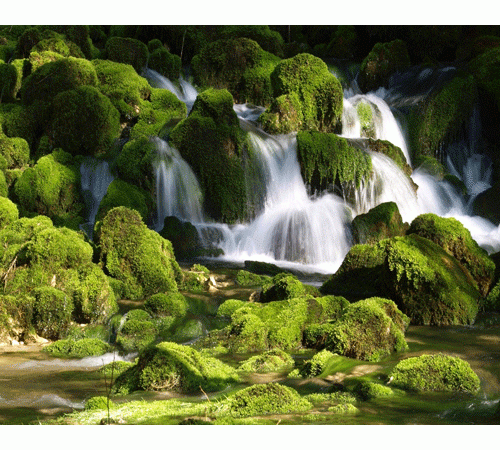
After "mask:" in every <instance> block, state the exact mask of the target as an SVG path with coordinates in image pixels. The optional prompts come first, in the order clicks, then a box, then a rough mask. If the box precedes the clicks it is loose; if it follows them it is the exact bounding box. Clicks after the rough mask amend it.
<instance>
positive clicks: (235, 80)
mask: <svg viewBox="0 0 500 450" xmlns="http://www.w3.org/2000/svg"><path fill="white" fill-rule="evenodd" d="M278 61H279V58H278V57H276V56H274V55H272V54H270V53H268V52H266V51H264V50H262V48H261V47H260V46H259V44H257V42H255V41H253V40H251V39H248V38H246V37H240V38H230V39H220V40H217V41H215V42H212V43H210V44H208V45H206V46H205V47H204V48H203V49H202V50H201V52H200V53H199V54H198V55H196V56H195V57H194V58H193V59H192V61H191V66H192V68H193V72H194V76H195V82H196V83H197V84H199V85H201V86H203V87H209V86H211V87H214V88H218V89H227V90H228V91H229V92H230V93H231V94H232V95H233V97H234V98H235V100H236V102H238V103H247V102H250V103H255V104H261V105H266V104H269V102H270V101H271V96H272V93H271V82H270V74H271V72H272V70H273V69H274V67H275V66H276V64H277V63H278Z"/></svg>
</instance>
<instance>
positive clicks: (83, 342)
mask: <svg viewBox="0 0 500 450" xmlns="http://www.w3.org/2000/svg"><path fill="white" fill-rule="evenodd" d="M110 350H111V346H110V345H109V344H107V343H106V342H104V341H101V340H100V339H95V338H85V339H80V340H72V339H60V340H58V341H56V342H53V343H52V344H49V345H48V346H47V347H44V348H43V351H44V352H47V353H50V354H51V355H52V356H56V357H59V358H61V357H62V358H86V357H88V356H100V355H103V354H104V353H106V352H109V351H110Z"/></svg>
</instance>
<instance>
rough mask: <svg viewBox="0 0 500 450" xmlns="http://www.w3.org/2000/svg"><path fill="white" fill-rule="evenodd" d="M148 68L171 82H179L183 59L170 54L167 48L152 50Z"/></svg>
mask: <svg viewBox="0 0 500 450" xmlns="http://www.w3.org/2000/svg"><path fill="white" fill-rule="evenodd" d="M150 52H151V53H150V55H149V62H148V67H149V68H150V69H153V70H154V71H156V72H158V73H159V74H160V75H163V76H164V77H166V78H169V79H170V80H177V79H178V78H179V77H180V75H181V58H180V56H178V55H174V54H172V53H170V52H169V51H168V50H167V49H166V48H165V47H163V46H161V47H157V48H155V49H154V50H150Z"/></svg>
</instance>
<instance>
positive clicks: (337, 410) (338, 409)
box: [328, 403, 359, 415]
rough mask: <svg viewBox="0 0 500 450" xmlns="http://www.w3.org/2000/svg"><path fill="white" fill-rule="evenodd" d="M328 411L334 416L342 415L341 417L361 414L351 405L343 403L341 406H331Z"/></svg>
mask: <svg viewBox="0 0 500 450" xmlns="http://www.w3.org/2000/svg"><path fill="white" fill-rule="evenodd" d="M328 411H330V412H332V413H333V414H341V415H347V414H358V413H359V409H358V408H356V407H355V406H354V405H353V404H351V403H342V404H340V405H334V406H330V407H329V408H328Z"/></svg>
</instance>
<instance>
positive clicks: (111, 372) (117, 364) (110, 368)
mask: <svg viewBox="0 0 500 450" xmlns="http://www.w3.org/2000/svg"><path fill="white" fill-rule="evenodd" d="M133 365H134V363H133V362H130V361H120V360H118V361H113V362H110V363H109V364H106V365H105V366H103V367H101V368H100V369H99V371H98V372H99V374H101V375H102V376H103V378H104V377H106V378H107V379H110V380H111V379H112V380H113V381H114V379H115V378H116V377H118V375H120V374H121V373H123V372H125V370H127V369H129V368H130V367H132V366H133Z"/></svg>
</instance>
